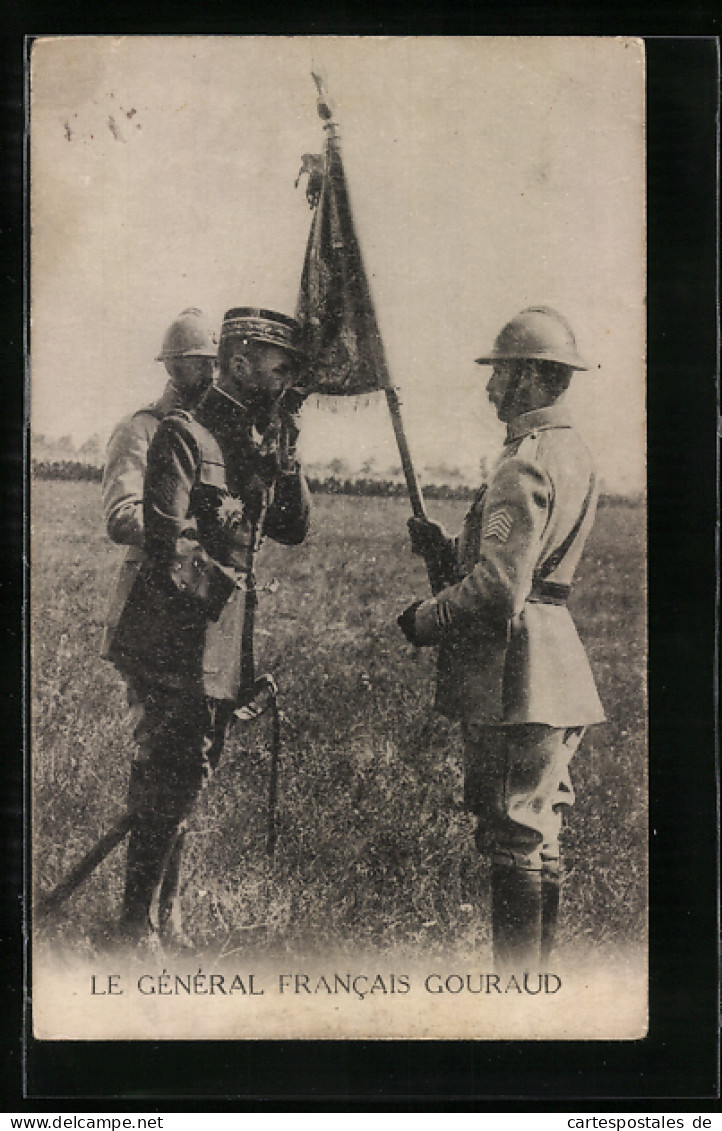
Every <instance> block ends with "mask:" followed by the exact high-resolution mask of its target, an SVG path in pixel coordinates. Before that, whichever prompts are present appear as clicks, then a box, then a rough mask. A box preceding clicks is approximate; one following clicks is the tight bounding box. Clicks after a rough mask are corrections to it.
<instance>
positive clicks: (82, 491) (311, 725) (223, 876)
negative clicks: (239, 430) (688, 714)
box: [31, 481, 647, 955]
mask: <svg viewBox="0 0 722 1131" xmlns="http://www.w3.org/2000/svg"><path fill="white" fill-rule="evenodd" d="M429 509H430V512H431V514H432V517H437V518H439V519H441V521H443V522H444V523H445V524H446V525H447V526H448V527H449V528H450V529H455V528H457V526H458V524H459V521H460V518H461V515H462V514H463V511H464V509H465V504H463V503H453V502H444V503H441V502H439V503H436V504H430V508H429ZM407 515H408V504H406V503H404V502H403V501H401V500H395V499H379V498H371V499H365V498H350V497H338V496H336V497H332V496H325V495H316V496H314V518H313V528H312V533H311V535H310V537H309V538H308V540H307V542H306V544H304V545H303V546H299V547H293V548H291V549H288V548H285V547H279V546H276V545H274V544H268V545H267V546H266V547H265V548H264V551H263V552H262V556H261V562H260V565H259V580H260V582H261V583H263V581H264V580H265V581H267V580H269V579H270V578H271V577H273V576H275V577H277V578H278V580H279V582H280V586H279V588H278V590H277V592H276V593H274V594H271V593H269V594H266V595H262V596H261V598H260V607H259V614H258V621H257V624H258V634H257V663H258V669H259V671H270V672H272V673H273V675H274V676H275V678H276V680H277V682H278V684H279V688H280V694H281V702H282V709H283V712H284V717H285V721H284V725H283V751H282V761H281V779H280V795H279V807H278V826H279V840H278V845H277V850H276V857H275V861H274V862H273V864H271V863H269V861H268V859H267V857H266V855H265V851H264V840H265V806H266V789H267V781H268V751H267V745H266V743H267V721H266V720H260V721H259V722H258V723H256V724H251V725H250V726H249V727H247V729H246V730H243V729H241V727H240V725H239V726H238V727H237V728H236V729H235V731H234V732H233V734H232V735H231V737H230V739H229V741H228V743H227V748H226V753H225V755H224V758H223V760H222V762H221V764H220V767H219V770H218V773H217V775H216V777H215V779H214V780H213V782H212V783H211V785H210V787H209V788H208V789H207V790H206V791H205V793H204V795H203V796H202V798H201V799H200V803H199V805H198V806H197V809H196V810H195V812H194V815H193V818H192V824H191V835H190V837H189V845H190V847H189V854H188V855H189V861H188V868H187V882H186V891H185V896H184V904H185V908H186V913H187V919H186V922H187V930H188V933H189V934H190V935H191V936H192V937H193V938H194V939H195V941H196V942H197V943H198V945H199V947H203V948H208V949H209V950H212V951H213V952H214V953H215V954H225V955H228V954H231V953H234V952H237V951H238V950H240V949H244V948H250V949H253V948H255V947H258V948H261V947H262V948H263V949H264V951H265V952H266V953H280V954H282V953H294V954H296V955H299V954H308V953H313V952H318V951H322V952H323V951H326V952H331V951H334V950H335V949H337V948H346V949H349V948H352V949H356V950H359V949H366V950H368V949H373V950H374V951H377V952H378V953H385V952H390V951H393V950H395V949H397V948H398V949H410V950H419V951H423V952H425V953H427V954H430V955H436V954H439V955H441V954H446V955H448V954H450V953H454V952H460V951H465V952H466V953H470V952H475V951H484V950H485V949H486V947H487V945H488V941H489V914H488V895H487V884H486V880H487V875H486V865H485V864H484V862H483V861H481V860H480V859H479V857H478V856H477V854H476V852H475V850H474V846H473V839H472V835H471V833H472V822H471V818H470V817H468V816H467V815H466V814H465V812H464V810H463V809H462V807H461V766H460V740H459V735H458V732H457V729H456V727H455V726H454V725H452V724H449V723H447V722H446V721H445V720H444V719H442V718H441V717H439V716H437V715H435V714H434V713H433V712H432V710H431V705H430V704H431V699H432V690H433V669H434V654H433V651H432V650H429V649H426V650H424V651H420V652H416V651H414V650H413V649H412V648H411V647H410V646H409V645H408V644H406V642H405V641H404V640H403V637H402V636H401V633H400V632H399V630H398V628H397V627H396V623H395V618H396V615H397V614H398V612H399V611H400V610H401V609H402V608H403V607H404V606H405V605H406V604H407V603H408V602H409V600H411V599H412V598H414V597H421V596H423V595H424V594H425V592H426V591H427V589H428V583H427V581H426V578H425V572H424V567H423V563H421V562H420V561H419V559H416V558H414V557H412V555H411V553H410V551H409V548H408V540H407V536H406V518H407ZM32 519H33V534H32V607H31V620H32V764H33V797H34V813H33V823H32V846H33V859H34V869H35V873H34V874H35V882H36V885H37V887H38V888H39V890H41V891H42V890H47V889H48V888H49V887H51V886H53V885H54V884H55V883H57V882H58V880H59V879H60V878H61V877H62V876H63V875H64V873H66V872H67V871H68V869H69V868H70V867H71V866H72V864H73V863H74V862H75V861H76V860H77V859H78V858H79V857H80V856H81V855H82V854H83V853H84V852H85V851H87V849H88V848H89V847H90V846H91V845H92V843H93V842H94V841H95V840H96V839H97V838H98V837H99V836H100V834H101V833H102V832H103V831H104V830H105V829H106V828H108V826H109V825H110V823H111V821H112V819H113V818H114V816H115V815H117V814H119V813H120V812H121V811H122V810H123V808H124V802H125V791H126V785H127V776H128V765H129V761H130V758H131V756H132V749H133V745H132V740H131V736H130V729H129V725H128V721H127V718H126V710H125V697H124V688H123V684H122V682H121V680H120V678H119V676H118V675H117V673H116V672H115V670H114V669H113V668H112V667H111V666H110V665H108V664H107V663H105V662H104V661H102V660H100V659H99V658H98V648H99V644H100V636H101V630H102V622H103V616H104V611H105V606H106V603H107V600H108V597H109V595H110V592H111V589H112V586H113V583H114V574H115V570H116V567H117V565H118V563H119V561H120V559H121V557H122V549H121V548H119V547H116V546H113V545H112V544H111V543H110V542H109V541H108V540H107V538H106V537H105V535H104V533H103V530H102V525H101V518H100V490H99V486H98V484H95V483H83V482H78V483H71V482H54V481H36V482H34V483H33V485H32ZM571 608H572V613H573V615H574V618H575V620H576V622H577V625H578V627H579V630H580V635H581V636H582V639H583V641H584V643H585V645H586V647H587V650H588V653H589V656H590V660H591V663H592V667H593V669H594V672H595V675H596V677H597V682H598V686H599V691H600V695H601V697H602V701H603V703H604V705H605V709H606V711H607V715H608V721H607V722H606V723H605V724H603V725H602V726H599V727H596V728H593V730H592V731H591V732H590V733H589V734H588V735H587V737H586V739H585V742H584V744H583V747H582V749H581V752H580V753H579V755H578V756H577V758H576V759H575V762H574V764H573V776H574V783H575V788H576V791H577V804H576V806H575V808H574V809H573V811H572V814H571V817H570V820H569V823H568V826H567V828H566V829H565V830H564V853H565V859H566V863H567V879H566V882H565V887H564V897H563V909H562V922H561V940H560V942H561V947H562V949H564V948H565V947H566V948H567V949H577V948H581V947H590V948H592V950H594V951H598V952H599V953H600V954H601V953H603V952H604V951H607V950H610V949H613V948H617V947H632V948H636V947H639V946H641V945H642V944H643V942H644V937H645V917H646V843H647V828H646V742H645V701H644V662H645V615H644V608H645V602H644V513H643V510H642V509H641V508H640V507H639V506H631V505H626V504H617V505H606V506H604V507H602V508H601V509H600V511H599V515H598V518H597V523H596V527H595V530H594V533H593V535H592V538H591V540H590V542H589V544H588V546H587V551H586V554H585V557H584V559H583V561H582V564H581V567H580V570H579V574H578V584H577V587H576V591H575V593H574V595H573V597H572V601H571ZM123 856H124V852H123V849H118V850H116V852H115V853H114V854H113V855H112V856H110V857H109V858H108V859H107V860H106V862H105V863H104V864H103V865H101V867H100V868H99V869H98V870H97V871H96V872H95V873H94V875H93V876H92V877H91V878H90V880H89V881H88V882H87V883H86V884H85V885H84V886H83V887H82V888H81V889H79V891H78V892H77V893H75V894H74V895H73V896H72V897H71V898H70V900H69V901H68V902H67V903H66V904H65V906H64V908H63V909H62V912H61V914H60V915H59V916H58V917H57V918H56V920H55V921H54V922H53V923H51V924H46V925H44V926H43V927H42V928H39V934H40V935H41V936H42V938H44V939H47V941H48V942H49V943H51V944H52V945H56V944H58V943H61V942H62V943H63V944H64V945H65V946H67V947H69V948H70V949H71V950H73V951H75V952H77V953H78V954H79V955H82V954H85V955H90V954H91V953H92V944H91V942H90V936H91V932H92V928H93V927H94V926H95V925H96V924H97V923H98V921H100V920H104V919H107V918H109V917H111V916H112V915H113V914H114V913H115V912H116V911H117V909H118V903H119V900H120V896H121V891H122V879H123Z"/></svg>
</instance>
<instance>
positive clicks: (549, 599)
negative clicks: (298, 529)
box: [527, 579, 572, 605]
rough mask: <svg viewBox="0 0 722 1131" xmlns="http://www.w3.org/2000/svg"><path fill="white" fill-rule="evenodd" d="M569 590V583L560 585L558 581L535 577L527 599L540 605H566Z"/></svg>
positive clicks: (570, 589)
mask: <svg viewBox="0 0 722 1131" xmlns="http://www.w3.org/2000/svg"><path fill="white" fill-rule="evenodd" d="M571 591H572V587H571V585H561V584H560V583H559V582H558V581H541V580H538V579H537V580H534V581H533V582H532V587H531V593H530V594H529V596H528V597H527V601H533V602H536V603H537V604H540V605H566V603H567V600H568V598H569V594H570V593H571Z"/></svg>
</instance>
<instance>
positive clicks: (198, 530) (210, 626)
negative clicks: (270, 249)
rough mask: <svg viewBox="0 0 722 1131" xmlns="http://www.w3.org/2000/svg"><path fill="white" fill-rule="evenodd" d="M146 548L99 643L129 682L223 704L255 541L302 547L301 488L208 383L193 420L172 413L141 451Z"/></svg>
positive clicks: (234, 664) (236, 671)
mask: <svg viewBox="0 0 722 1131" xmlns="http://www.w3.org/2000/svg"><path fill="white" fill-rule="evenodd" d="M143 515H144V527H145V552H146V555H147V561H146V563H145V565H144V566H143V567H142V569H141V570H140V572H139V574H138V577H137V579H136V581H135V584H134V585H133V589H132V591H131V593H130V595H129V598H128V601H127V602H126V605H125V608H124V610H123V612H122V614H121V616H120V619H119V621H118V624H117V627H116V630H115V634H114V638H113V640H112V642H111V643H110V646H109V649H108V652H109V658H110V659H111V660H112V661H113V662H114V663H115V664H116V666H117V667H118V668H119V669H120V670H121V671H122V672H123V674H125V675H127V676H128V677H131V678H132V677H134V676H135V677H141V678H143V679H144V680H152V681H153V682H155V683H158V684H160V685H162V686H166V687H172V688H176V689H183V690H185V691H187V692H189V693H191V694H197V695H205V696H209V697H210V698H213V699H227V700H234V699H235V698H236V696H237V693H238V689H239V686H240V677H241V631H242V626H243V614H244V601H245V584H244V578H245V575H246V573H247V570H248V568H249V566H250V567H251V568H252V561H253V555H254V552H255V549H257V547H258V545H259V544H260V541H261V538H262V537H264V536H266V537H270V538H273V539H274V540H275V541H277V542H281V543H283V544H285V545H293V544H297V543H299V542H302V541H303V539H304V538H305V536H306V533H307V531H308V525H309V515H310V495H309V492H308V486H307V484H306V481H305V478H304V476H303V473H302V471H301V469H300V467H299V466H298V464H296V463H295V462H294V463H292V464H291V465H290V466H289V467H287V468H285V469H283V470H279V468H278V466H277V461H276V460H275V457H269V456H268V455H264V454H263V453H262V452H261V450H259V444H258V443H257V442H256V441H255V440H254V436H253V433H252V429H251V426H250V423H249V421H248V417H247V414H246V412H245V410H244V409H243V408H242V406H240V405H238V404H237V403H236V402H235V401H233V400H232V399H231V398H230V397H228V396H226V395H225V394H224V393H223V392H222V391H221V390H219V389H215V388H214V389H211V390H210V391H209V392H208V393H207V394H206V397H205V398H204V400H203V401H202V402H201V404H200V405H199V407H198V408H197V409H196V411H195V413H194V416H190V415H189V414H187V413H172V414H171V415H169V416H167V417H166V418H165V419H164V420H163V421H162V422H161V423H160V424H159V426H158V429H157V431H156V434H155V436H154V438H153V441H152V443H151V446H150V450H149V453H148V470H147V473H146V478H145V488H144V497H143Z"/></svg>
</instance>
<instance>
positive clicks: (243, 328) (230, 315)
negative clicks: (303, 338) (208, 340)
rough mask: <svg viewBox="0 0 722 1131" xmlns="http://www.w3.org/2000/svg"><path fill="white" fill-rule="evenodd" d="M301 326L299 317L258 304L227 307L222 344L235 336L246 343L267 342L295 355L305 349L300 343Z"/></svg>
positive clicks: (222, 328)
mask: <svg viewBox="0 0 722 1131" xmlns="http://www.w3.org/2000/svg"><path fill="white" fill-rule="evenodd" d="M300 330H301V327H300V325H299V324H298V322H297V321H296V319H295V318H289V316H288V315H287V314H279V313H278V312H277V311H275V310H264V309H263V308H262V307H256V306H236V307H234V308H233V309H232V310H227V311H226V313H225V315H224V316H223V325H222V327H221V345H223V344H224V343H226V342H229V341H231V340H232V339H239V338H240V339H241V341H244V342H266V343H267V344H268V345H271V346H279V347H280V348H281V349H285V350H289V351H290V352H291V353H294V354H301V353H302V352H303V351H302V350H301V348H300V345H299V334H300Z"/></svg>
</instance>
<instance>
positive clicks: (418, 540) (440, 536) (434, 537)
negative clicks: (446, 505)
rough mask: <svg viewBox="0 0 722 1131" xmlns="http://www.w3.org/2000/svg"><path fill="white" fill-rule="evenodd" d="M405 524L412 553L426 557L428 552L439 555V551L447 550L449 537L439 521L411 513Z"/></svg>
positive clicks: (449, 541) (449, 543)
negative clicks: (418, 516)
mask: <svg viewBox="0 0 722 1131" xmlns="http://www.w3.org/2000/svg"><path fill="white" fill-rule="evenodd" d="M407 525H408V528H409V535H410V536H411V550H412V552H413V553H414V554H418V555H419V556H420V557H422V558H426V557H428V556H429V555H430V554H434V555H436V556H439V554H440V553H441V552H445V551H446V552H448V550H449V548H450V545H451V538H450V537H449V535H448V534H447V533H446V531H445V530H444V527H443V526H442V525H441V523H440V522H433V521H432V520H431V519H430V518H417V517H416V515H413V516H412V517H411V518H410V519H409V521H408V524H407Z"/></svg>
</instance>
